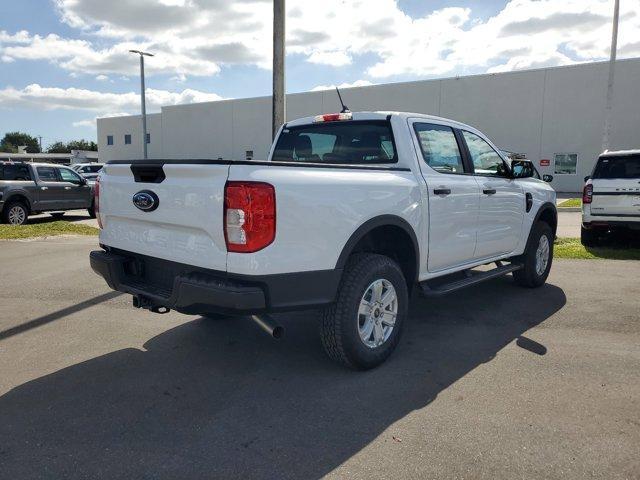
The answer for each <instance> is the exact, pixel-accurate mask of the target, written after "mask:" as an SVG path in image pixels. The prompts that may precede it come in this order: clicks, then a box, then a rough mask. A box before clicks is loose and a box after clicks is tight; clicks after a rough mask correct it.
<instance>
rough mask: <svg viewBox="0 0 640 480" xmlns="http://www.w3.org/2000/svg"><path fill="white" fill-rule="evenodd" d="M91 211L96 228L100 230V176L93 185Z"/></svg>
mask: <svg viewBox="0 0 640 480" xmlns="http://www.w3.org/2000/svg"><path fill="white" fill-rule="evenodd" d="M93 209H94V212H95V214H96V220H98V228H100V229H102V219H101V218H100V175H98V178H96V183H94V185H93Z"/></svg>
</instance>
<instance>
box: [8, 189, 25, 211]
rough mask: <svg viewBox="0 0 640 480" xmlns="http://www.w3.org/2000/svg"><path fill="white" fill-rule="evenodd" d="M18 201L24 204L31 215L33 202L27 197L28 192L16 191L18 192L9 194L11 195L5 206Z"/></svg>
mask: <svg viewBox="0 0 640 480" xmlns="http://www.w3.org/2000/svg"><path fill="white" fill-rule="evenodd" d="M16 201H17V202H21V203H24V204H25V205H26V207H27V210H28V211H29V213H31V202H30V201H29V197H28V196H27V194H26V192H22V191H16V192H11V193H9V195H8V196H7V198H6V199H5V201H4V204H5V205H9V204H10V203H11V202H16Z"/></svg>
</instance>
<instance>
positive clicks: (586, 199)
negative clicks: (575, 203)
mask: <svg viewBox="0 0 640 480" xmlns="http://www.w3.org/2000/svg"><path fill="white" fill-rule="evenodd" d="M592 200H593V185H592V184H591V183H588V184H586V185H585V186H584V189H583V190H582V203H585V204H586V203H591V201H592Z"/></svg>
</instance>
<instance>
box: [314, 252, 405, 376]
mask: <svg viewBox="0 0 640 480" xmlns="http://www.w3.org/2000/svg"><path fill="white" fill-rule="evenodd" d="M408 298H409V293H408V288H407V282H406V280H405V278H404V275H403V274H402V270H400V267H399V266H398V264H397V263H396V262H394V261H393V260H392V259H390V258H389V257H386V256H383V255H378V254H371V253H364V254H356V255H354V256H353V257H351V258H350V259H349V262H348V263H347V266H346V268H345V271H344V274H343V277H342V281H341V283H340V290H339V292H338V298H337V299H336V302H335V303H334V304H333V305H331V306H330V307H328V308H327V309H326V310H325V311H324V312H323V314H322V320H321V324H320V330H321V332H320V333H321V338H322V344H323V346H324V349H325V351H326V352H327V354H328V355H329V357H331V358H332V359H333V360H335V361H337V362H340V363H342V364H343V365H346V366H348V367H350V368H354V369H359V370H366V369H370V368H374V367H376V366H378V365H380V364H381V363H382V362H384V361H385V360H386V359H387V358H388V357H389V355H391V353H393V351H394V350H395V348H396V346H397V345H398V342H399V340H400V335H401V332H402V327H403V325H404V320H405V317H406V316H407V310H408V301H409V300H408Z"/></svg>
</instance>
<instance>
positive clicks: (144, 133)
mask: <svg viewBox="0 0 640 480" xmlns="http://www.w3.org/2000/svg"><path fill="white" fill-rule="evenodd" d="M129 51H130V52H131V53H137V54H138V55H140V104H141V106H142V147H143V150H144V158H145V160H146V158H147V107H146V105H145V100H144V93H145V88H144V57H145V56H147V57H153V53H149V52H143V51H141V50H129Z"/></svg>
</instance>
